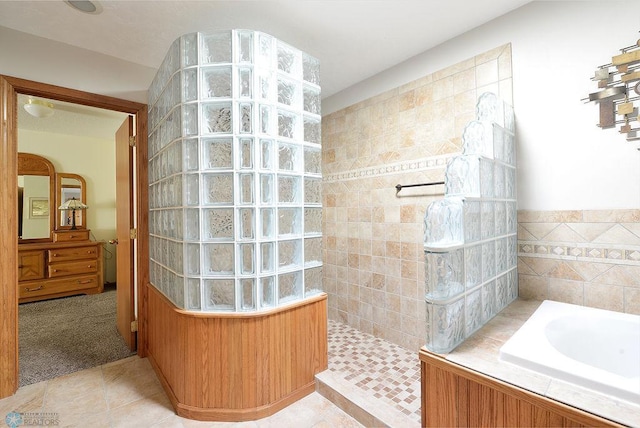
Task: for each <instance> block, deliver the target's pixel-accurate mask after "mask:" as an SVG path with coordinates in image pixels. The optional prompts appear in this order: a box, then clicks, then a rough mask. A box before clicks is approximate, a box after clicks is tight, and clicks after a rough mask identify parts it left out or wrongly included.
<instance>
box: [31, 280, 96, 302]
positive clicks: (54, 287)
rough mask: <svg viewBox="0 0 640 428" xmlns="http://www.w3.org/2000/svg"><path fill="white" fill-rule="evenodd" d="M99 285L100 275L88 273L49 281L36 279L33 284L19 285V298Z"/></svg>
mask: <svg viewBox="0 0 640 428" xmlns="http://www.w3.org/2000/svg"><path fill="white" fill-rule="evenodd" d="M96 287H98V276H97V275H87V276H82V277H76V278H67V279H56V280H49V281H42V282H38V281H34V282H33V283H32V284H29V285H24V284H20V286H19V287H18V290H19V298H20V299H28V298H30V297H38V296H44V295H46V294H56V293H65V292H69V291H76V290H85V289H87V288H96Z"/></svg>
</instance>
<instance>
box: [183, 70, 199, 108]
mask: <svg viewBox="0 0 640 428" xmlns="http://www.w3.org/2000/svg"><path fill="white" fill-rule="evenodd" d="M197 99H198V69H197V68H189V69H186V70H184V71H183V72H182V101H195V100H197Z"/></svg>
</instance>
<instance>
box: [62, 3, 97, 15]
mask: <svg viewBox="0 0 640 428" xmlns="http://www.w3.org/2000/svg"><path fill="white" fill-rule="evenodd" d="M65 3H66V4H68V5H69V6H71V7H72V8H74V9H75V10H79V11H80V12H82V13H88V14H90V15H97V14H99V13H101V12H102V7H101V6H100V3H98V2H95V1H88V0H65Z"/></svg>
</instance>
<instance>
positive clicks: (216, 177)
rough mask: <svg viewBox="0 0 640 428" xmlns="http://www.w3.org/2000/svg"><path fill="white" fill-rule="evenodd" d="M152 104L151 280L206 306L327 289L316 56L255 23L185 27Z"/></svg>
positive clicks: (232, 307) (258, 305) (181, 300)
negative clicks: (218, 28)
mask: <svg viewBox="0 0 640 428" xmlns="http://www.w3.org/2000/svg"><path fill="white" fill-rule="evenodd" d="M149 105H150V110H149V183H150V184H149V211H150V212H149V230H150V237H149V249H150V279H151V283H152V284H153V285H154V286H155V287H156V288H157V289H158V290H160V291H161V292H162V293H163V294H164V295H165V296H167V297H168V298H169V299H170V300H171V301H172V302H173V303H174V304H176V305H177V306H178V307H180V308H184V309H188V310H195V311H208V312H215V311H256V310H261V309H266V308H273V307H277V306H279V305H282V304H286V303H289V302H292V301H296V300H300V299H303V298H305V297H307V296H311V295H314V294H318V293H320V292H321V289H322V287H321V284H322V282H321V281H322V272H321V269H322V229H321V227H322V206H321V179H322V177H321V165H320V79H319V62H318V60H317V59H315V58H313V57H311V56H310V55H307V54H306V53H304V52H301V51H300V50H298V49H295V48H293V47H291V46H289V45H287V44H286V43H283V42H281V41H280V40H277V39H276V38H274V37H272V36H270V35H268V34H264V33H260V32H256V31H249V30H233V31H224V32H217V33H213V34H203V33H193V34H187V35H184V36H182V37H180V38H179V39H177V40H176V41H175V42H174V43H173V44H172V46H171V48H170V50H169V52H168V54H167V56H166V57H165V59H164V61H163V63H162V65H161V67H160V69H159V70H158V73H157V75H156V76H155V78H154V80H153V83H152V85H151V88H150V89H149Z"/></svg>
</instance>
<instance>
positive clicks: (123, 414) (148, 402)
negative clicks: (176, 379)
mask: <svg viewBox="0 0 640 428" xmlns="http://www.w3.org/2000/svg"><path fill="white" fill-rule="evenodd" d="M110 413H111V423H112V426H113V427H118V428H126V427H132V428H139V427H143V426H152V425H153V424H157V423H159V422H162V421H164V420H166V419H167V418H168V417H169V416H171V415H172V414H174V411H173V407H171V403H170V402H169V399H168V398H167V396H166V395H165V394H164V392H160V393H158V394H156V395H153V396H151V397H148V398H143V399H140V400H137V401H134V402H132V403H129V404H126V405H124V406H120V407H118V408H116V409H113V410H111V412H110Z"/></svg>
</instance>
